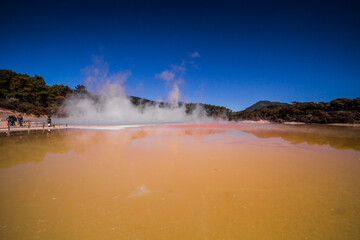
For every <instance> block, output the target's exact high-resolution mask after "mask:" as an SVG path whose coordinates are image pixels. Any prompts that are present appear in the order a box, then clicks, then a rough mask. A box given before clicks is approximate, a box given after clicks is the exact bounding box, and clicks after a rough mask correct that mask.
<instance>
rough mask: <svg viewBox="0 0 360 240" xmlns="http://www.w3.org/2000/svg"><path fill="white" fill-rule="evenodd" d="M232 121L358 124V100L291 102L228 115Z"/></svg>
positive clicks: (359, 107) (359, 113)
mask: <svg viewBox="0 0 360 240" xmlns="http://www.w3.org/2000/svg"><path fill="white" fill-rule="evenodd" d="M230 119H232V120H259V119H263V120H269V121H272V122H284V121H287V122H304V123H359V122H360V98H355V99H348V98H338V99H335V100H333V101H331V102H319V103H315V102H306V103H300V102H293V103H292V104H289V105H286V106H274V105H271V106H269V107H264V108H261V109H256V110H254V111H248V110H245V111H240V112H236V113H232V114H231V115H230Z"/></svg>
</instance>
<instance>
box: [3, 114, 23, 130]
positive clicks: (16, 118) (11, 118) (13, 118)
mask: <svg viewBox="0 0 360 240" xmlns="http://www.w3.org/2000/svg"><path fill="white" fill-rule="evenodd" d="M6 121H7V125H8V126H16V122H19V126H20V127H22V125H23V122H24V118H23V117H22V116H21V114H20V115H19V116H9V117H8V118H7V119H6Z"/></svg>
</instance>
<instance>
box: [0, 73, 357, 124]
mask: <svg viewBox="0 0 360 240" xmlns="http://www.w3.org/2000/svg"><path fill="white" fill-rule="evenodd" d="M75 94H86V95H89V96H90V97H93V98H95V99H96V98H97V96H96V95H93V94H91V93H89V92H88V91H87V90H86V88H85V86H83V85H80V84H79V85H77V86H76V87H75V89H72V88H70V87H69V86H66V85H63V84H61V85H58V84H54V85H52V86H49V85H47V84H46V82H45V80H44V78H43V77H41V76H38V75H35V76H33V77H31V76H29V75H27V74H19V73H15V72H13V71H11V70H0V107H2V108H5V109H8V110H12V111H18V112H21V113H25V114H34V115H36V116H39V117H40V116H45V115H58V116H66V112H64V109H62V108H61V106H62V104H63V103H64V101H65V100H66V99H67V98H69V97H71V96H73V95H75ZM129 99H130V101H131V102H132V103H133V104H134V105H135V106H138V107H144V106H145V107H146V105H149V104H150V105H151V104H155V102H154V101H151V100H147V99H143V98H139V97H133V96H129ZM179 104H180V105H185V107H186V111H187V113H191V112H192V111H193V110H194V109H195V107H196V105H198V104H195V103H179ZM170 105H171V104H169V103H160V107H168V106H170ZM200 105H201V106H202V107H203V108H204V110H205V111H206V113H207V114H208V116H211V117H215V118H222V119H229V120H233V121H239V120H268V121H271V122H304V123H320V124H327V123H360V98H359V97H357V98H355V99H347V98H338V99H335V100H333V101H330V102H319V103H315V102H305V103H301V102H293V103H292V104H287V103H279V102H269V101H260V102H258V103H256V104H254V105H253V106H250V107H249V108H247V109H246V110H244V111H239V112H234V111H232V110H230V109H228V108H226V107H222V106H215V105H210V104H200Z"/></svg>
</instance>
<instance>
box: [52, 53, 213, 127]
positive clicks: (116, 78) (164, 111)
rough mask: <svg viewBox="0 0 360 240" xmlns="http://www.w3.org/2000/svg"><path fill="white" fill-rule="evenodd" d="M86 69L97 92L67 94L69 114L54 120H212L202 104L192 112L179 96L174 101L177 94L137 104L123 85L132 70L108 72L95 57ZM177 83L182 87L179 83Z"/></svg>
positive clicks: (81, 122) (94, 122) (99, 122)
mask: <svg viewBox="0 0 360 240" xmlns="http://www.w3.org/2000/svg"><path fill="white" fill-rule="evenodd" d="M84 72H85V74H86V75H87V79H86V85H87V87H88V88H89V89H90V90H91V91H92V92H94V93H95V95H88V94H76V95H74V96H72V97H70V98H68V99H67V100H66V101H65V103H64V105H63V109H64V110H65V112H66V114H67V115H68V117H67V118H66V119H56V120H55V122H62V123H65V122H66V123H68V124H72V125H120V124H155V123H156V124H157V123H199V122H209V121H211V119H210V118H208V117H207V115H206V112H205V111H204V109H203V108H202V107H201V106H200V105H198V106H196V107H195V109H194V110H193V111H192V112H191V114H189V113H187V112H186V107H185V105H184V104H180V103H179V102H178V99H177V100H176V101H175V102H174V98H171V99H168V102H169V103H168V104H166V106H164V105H163V104H161V103H160V102H155V103H154V102H150V103H142V104H140V105H138V106H136V105H134V104H133V103H132V102H131V99H130V97H129V96H128V95H127V94H126V93H125V90H124V86H123V84H124V82H125V81H126V80H127V78H128V77H129V76H130V74H131V73H130V72H129V71H127V72H120V73H117V74H109V70H108V64H107V63H105V62H104V61H102V59H98V58H95V60H94V64H93V65H92V66H89V67H87V68H85V69H84ZM175 86H176V90H177V91H180V89H179V88H178V85H176V84H175ZM173 91H174V90H173V89H172V90H171V91H170V93H169V96H172V95H173ZM177 95H179V93H178V94H177Z"/></svg>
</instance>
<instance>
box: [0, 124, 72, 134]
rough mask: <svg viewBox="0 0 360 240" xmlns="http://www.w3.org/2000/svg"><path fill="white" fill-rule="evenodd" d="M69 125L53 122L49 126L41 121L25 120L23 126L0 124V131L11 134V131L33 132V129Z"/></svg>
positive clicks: (40, 129)
mask: <svg viewBox="0 0 360 240" xmlns="http://www.w3.org/2000/svg"><path fill="white" fill-rule="evenodd" d="M69 128H70V127H69V126H68V125H67V124H60V125H59V124H54V125H52V126H51V127H49V126H48V125H47V123H42V122H26V123H24V124H23V126H21V127H20V126H19V125H17V126H10V127H9V126H7V125H6V124H0V133H1V134H2V135H3V134H4V133H5V134H7V135H11V133H22V132H27V133H31V132H35V131H48V130H65V129H69Z"/></svg>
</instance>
